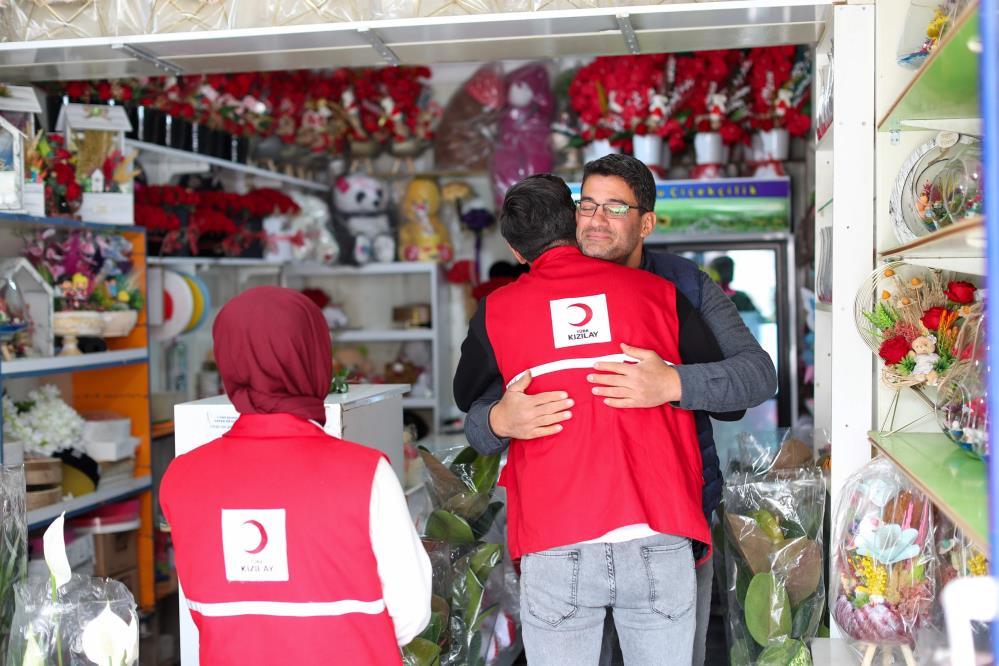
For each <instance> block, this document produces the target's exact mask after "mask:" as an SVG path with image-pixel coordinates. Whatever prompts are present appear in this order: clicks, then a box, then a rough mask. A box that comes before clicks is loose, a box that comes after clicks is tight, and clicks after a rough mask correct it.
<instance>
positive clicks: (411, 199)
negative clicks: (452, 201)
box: [399, 178, 454, 263]
mask: <svg viewBox="0 0 999 666" xmlns="http://www.w3.org/2000/svg"><path fill="white" fill-rule="evenodd" d="M440 210H441V190H440V188H439V187H438V186H437V183H436V182H434V181H433V180H430V179H429V178H414V179H413V180H412V181H410V183H409V186H408V187H407V188H406V194H405V195H404V196H403V198H402V203H401V204H400V210H399V213H400V215H401V216H402V220H403V222H402V225H401V226H400V228H399V258H400V259H401V260H403V261H439V262H441V263H447V262H448V261H450V260H451V258H452V257H453V256H454V251H453V250H452V248H451V238H450V235H449V234H448V231H447V227H445V226H444V224H443V223H442V222H441V218H440Z"/></svg>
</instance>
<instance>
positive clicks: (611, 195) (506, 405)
mask: <svg viewBox="0 0 999 666" xmlns="http://www.w3.org/2000/svg"><path fill="white" fill-rule="evenodd" d="M654 205H655V182H654V180H653V178H652V174H651V172H649V170H648V168H647V167H646V166H645V165H644V164H642V163H641V162H640V161H638V160H636V159H635V158H633V157H630V156H627V155H607V156H605V157H602V158H600V159H598V160H594V161H593V162H589V163H588V164H587V165H586V167H585V169H584V173H583V186H582V193H581V198H580V205H579V208H578V209H577V214H576V240H577V242H578V244H579V248H580V250H582V252H583V254H585V255H587V256H590V257H595V258H599V259H605V260H608V261H612V262H614V263H617V264H622V265H625V266H629V267H632V268H641V269H642V270H645V271H648V272H651V273H654V274H656V275H659V276H660V277H664V278H666V279H667V280H670V281H671V282H673V283H674V284H675V285H676V289H677V291H678V292H679V293H680V294H682V295H683V296H685V297H686V298H687V300H689V301H690V302H691V304H692V305H693V307H694V308H696V310H697V311H698V312H699V314H700V315H701V318H702V319H703V321H704V323H705V324H706V325H707V328H708V329H709V331H710V333H712V334H713V336H714V338H715V339H716V340H717V343H718V345H719V346H720V348H721V353H722V356H723V360H721V361H718V362H713V363H689V362H688V363H684V364H680V365H676V366H670V365H667V364H665V363H663V362H662V359H661V358H660V357H659V355H658V354H656V353H655V352H654V351H651V350H649V349H641V348H626V351H627V353H628V354H629V355H630V356H632V357H634V358H637V359H639V362H638V363H637V364H625V363H619V362H605V363H599V364H597V365H596V366H595V369H596V370H598V371H600V372H599V373H591V375H590V376H589V377H588V378H587V379H588V381H590V382H591V383H592V384H593V393H594V394H595V395H598V396H601V397H603V398H605V400H606V404H607V405H608V406H610V407H615V408H649V407H656V406H659V405H663V404H666V403H672V404H674V405H677V406H679V407H681V408H683V409H686V410H691V411H693V412H694V421H695V424H696V429H697V439H698V443H699V446H700V452H701V466H702V474H703V482H704V485H703V489H702V509H703V511H704V514H705V516H710V514H711V512H713V511H714V509H715V508H716V507H717V506H718V503H719V501H720V499H721V490H722V476H721V470H720V468H719V462H718V455H717V452H716V450H715V443H714V439H713V435H712V431H711V421H710V418H709V417H708V412H735V411H739V410H744V409H747V408H749V407H752V406H755V405H758V404H760V403H762V402H763V401H765V400H767V399H768V398H770V397H771V396H773V394H774V392H775V391H776V388H777V379H776V372H775V370H774V367H773V362H772V361H771V359H770V356H769V355H768V354H767V353H766V352H765V351H764V350H763V349H762V348H761V347H760V345H759V343H758V342H757V341H756V340H755V339H754V338H753V336H752V334H751V333H750V332H749V331H748V329H747V328H746V327H745V325H744V324H743V322H742V319H741V318H740V317H739V313H738V311H737V310H736V308H735V306H734V305H733V304H732V302H731V300H730V299H729V298H728V297H727V296H726V295H725V293H724V292H723V291H722V290H721V289H720V288H719V287H718V286H717V285H716V284H715V283H714V282H713V281H712V280H711V279H710V278H709V277H708V276H707V275H706V274H704V273H702V272H701V271H700V270H698V268H697V266H696V265H694V264H693V263H692V262H689V261H687V260H686V259H683V258H681V257H677V256H675V255H671V254H667V253H656V252H649V251H646V250H645V249H644V248H643V245H642V241H643V239H644V238H645V237H646V236H648V235H649V234H650V233H651V232H652V229H653V228H654V226H655V214H654V213H653V212H652V208H653V206H654ZM530 383H531V377H530V375H525V376H524V377H521V378H520V379H519V380H518V381H516V382H514V383H513V384H511V385H510V386H509V387H507V389H506V390H505V391H504V386H503V384H502V382H495V383H493V384H492V385H491V386H489V387H488V388H487V389H486V390H484V391H482V392H481V394H480V395H479V396H478V397H477V398H475V399H474V402H473V403H472V404H471V406H470V407H469V409H468V416H467V418H466V420H465V435H466V436H467V438H468V441H469V442H470V443H471V444H472V446H474V447H475V448H476V449H477V450H478V451H480V452H482V453H486V454H489V453H497V452H500V451H503V450H505V449H506V448H507V446H509V443H510V439H511V438H513V439H517V440H529V439H534V438H538V437H545V436H548V435H552V434H554V433H557V432H560V431H561V430H562V423H563V422H565V421H566V420H567V419H569V418H571V417H572V401H571V400H569V399H568V395H567V393H566V392H565V391H564V390H549V391H544V392H539V393H532V394H528V393H527V392H526V390H527V388H528V386H529V385H530ZM457 397H458V393H457V391H456V398H457ZM459 399H460V398H459ZM646 534H648V528H647V527H643V526H641V525H638V526H625V528H624V529H623V530H614V531H613V532H611V533H609V534H607V535H604V536H605V540H604V542H605V543H614V542H623V541H626V540H630V539H634V538H641V537H642V536H643V535H646ZM695 557H696V558H697V560H698V566H697V608H696V611H697V612H696V615H697V628H696V635H695V640H694V657H693V664H694V666H700V664H703V661H704V643H705V636H706V633H707V625H708V615H709V610H710V601H711V583H712V574H711V572H712V569H711V558H710V555H708V554H707V553H705V552H699V553H696V554H695ZM608 624H609V626H610V627H611V628H612V627H613V625H612V624H610V622H609V619H608ZM607 647H608V644H607V643H605V653H606V652H607V650H606V648H607ZM605 658H606V654H605ZM605 660H606V659H605Z"/></svg>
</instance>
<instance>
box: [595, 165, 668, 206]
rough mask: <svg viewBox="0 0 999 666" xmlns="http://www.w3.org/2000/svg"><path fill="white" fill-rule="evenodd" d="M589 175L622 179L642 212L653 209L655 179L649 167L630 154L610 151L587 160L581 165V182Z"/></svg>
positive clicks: (654, 203) (654, 204) (654, 202)
mask: <svg viewBox="0 0 999 666" xmlns="http://www.w3.org/2000/svg"><path fill="white" fill-rule="evenodd" d="M590 176H617V177H618V178H621V179H623V180H624V182H626V183H628V187H630V188H631V193H632V194H634V195H635V199H636V200H637V201H636V203H637V204H638V206H639V207H640V208H641V209H642V212H643V213H647V212H650V211H652V210H654V209H655V206H656V181H655V179H654V178H653V177H652V172H651V171H649V167H647V166H645V164H643V163H642V162H641V161H640V160H637V159H635V158H634V157H632V156H631V155H623V154H620V153H612V154H610V155H604V156H603V157H600V158H598V159H595V160H593V161H592V162H587V163H586V166H584V167H583V183H586V179H587V178H589V177H590Z"/></svg>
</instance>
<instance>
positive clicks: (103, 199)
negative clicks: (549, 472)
mask: <svg viewBox="0 0 999 666" xmlns="http://www.w3.org/2000/svg"><path fill="white" fill-rule="evenodd" d="M56 131H58V132H63V133H64V134H65V136H66V149H67V150H69V151H70V152H71V153H73V154H74V155H75V156H76V178H77V180H78V181H79V182H80V186H81V188H82V189H83V204H82V205H81V206H80V211H79V214H80V216H81V217H82V218H83V219H84V220H85V221H87V222H106V223H109V224H134V220H133V216H132V205H133V202H132V179H133V178H134V176H135V171H133V168H132V164H133V160H134V159H135V155H136V153H135V152H134V151H133V152H132V153H131V154H129V155H126V154H125V133H126V132H130V131H132V123H131V122H130V121H129V119H128V114H126V113H125V109H123V108H122V107H120V106H103V105H99V104H65V105H63V107H62V109H61V110H60V111H59V120H58V121H57V122H56Z"/></svg>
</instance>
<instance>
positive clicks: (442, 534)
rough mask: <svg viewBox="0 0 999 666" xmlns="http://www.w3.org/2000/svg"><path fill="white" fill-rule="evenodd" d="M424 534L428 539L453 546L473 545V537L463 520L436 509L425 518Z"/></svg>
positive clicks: (470, 529)
mask: <svg viewBox="0 0 999 666" xmlns="http://www.w3.org/2000/svg"><path fill="white" fill-rule="evenodd" d="M426 533H427V536H428V537H431V538H433V539H440V540H441V541H446V542H447V543H450V544H454V545H462V544H471V543H475V535H474V534H472V528H471V527H469V526H468V523H467V522H465V520H464V519H463V518H459V517H458V516H456V515H454V514H453V513H450V512H448V511H443V510H441V509H437V510H436V511H434V512H433V513H431V514H430V517H429V518H427V528H426Z"/></svg>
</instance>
